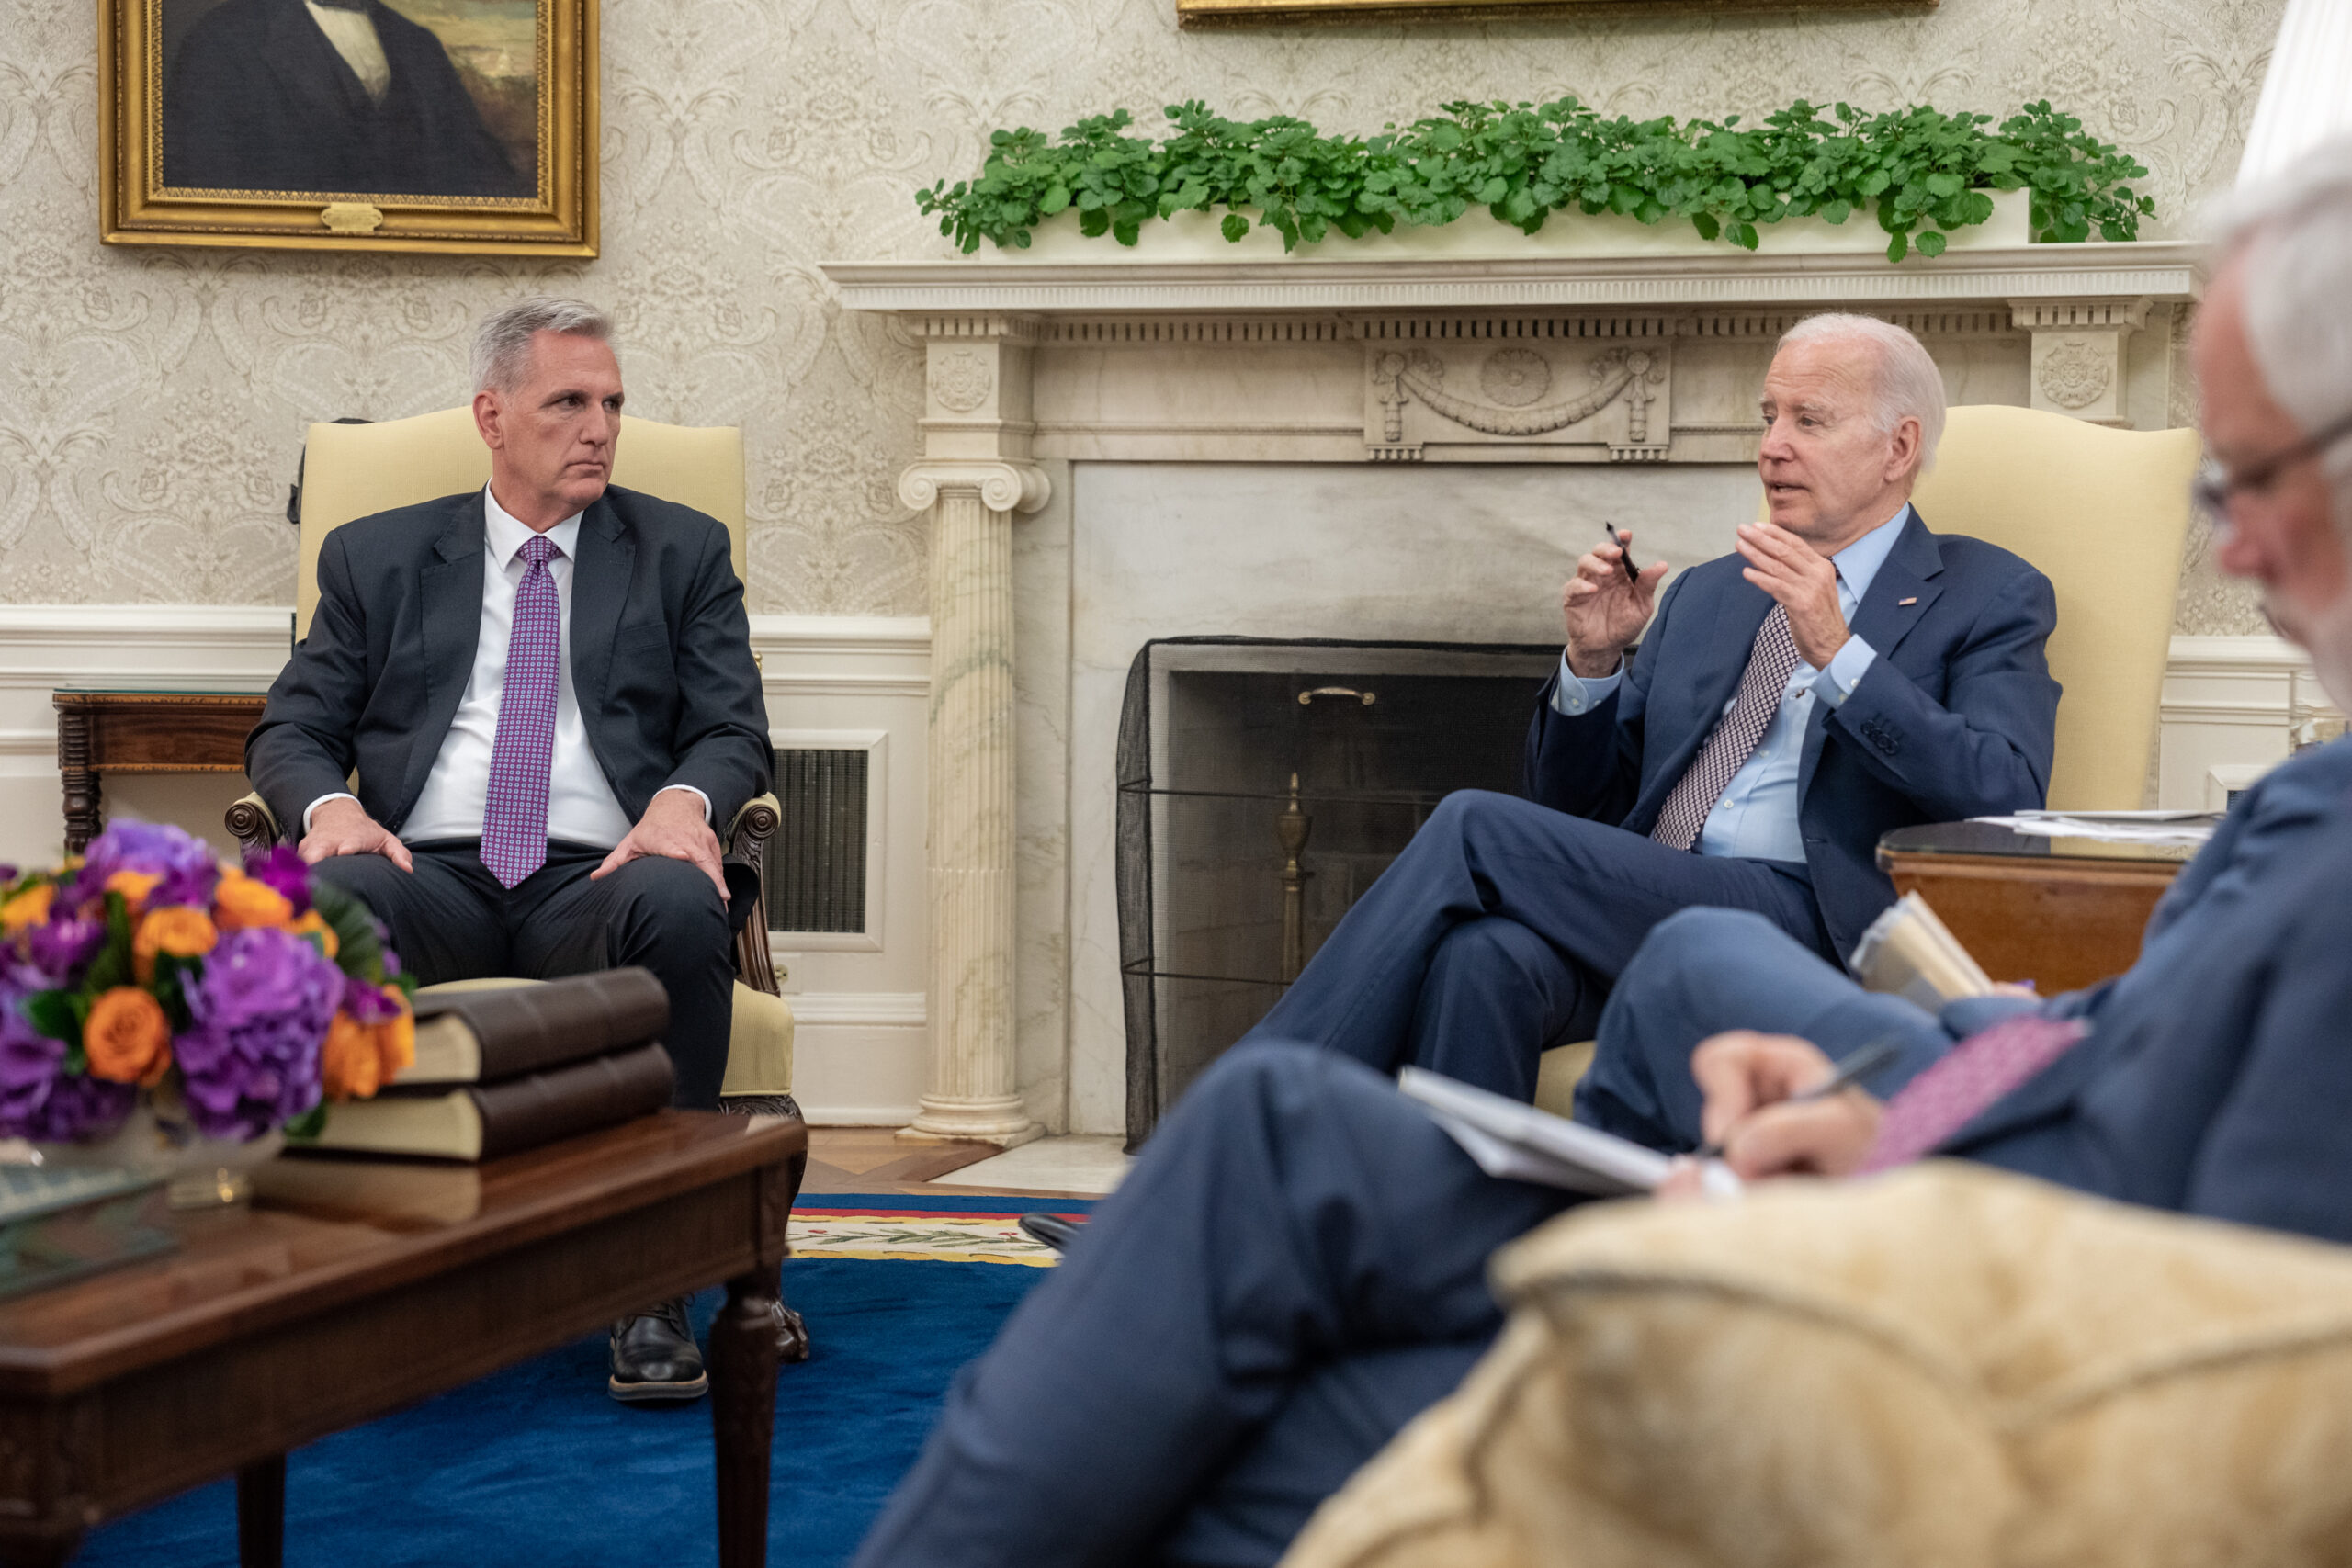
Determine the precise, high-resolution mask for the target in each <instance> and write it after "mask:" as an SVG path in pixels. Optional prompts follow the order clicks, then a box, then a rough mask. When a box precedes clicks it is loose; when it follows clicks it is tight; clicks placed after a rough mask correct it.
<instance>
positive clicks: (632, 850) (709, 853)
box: [588, 785, 727, 907]
mask: <svg viewBox="0 0 2352 1568" xmlns="http://www.w3.org/2000/svg"><path fill="white" fill-rule="evenodd" d="M704 809H705V807H704V805H703V798H702V796H701V795H699V794H697V793H696V792H695V791H694V790H691V789H686V788H684V787H683V786H677V785H673V786H672V787H671V788H668V789H665V790H662V791H661V792H660V793H659V794H657V795H654V797H653V799H652V802H651V803H650V805H648V806H647V807H646V808H645V815H644V816H643V817H641V818H638V823H637V826H636V827H634V828H631V829H629V830H628V838H626V839H623V840H621V841H620V842H619V843H617V844H615V845H614V846H613V852H612V853H611V854H608V855H606V856H605V863H604V864H602V865H600V866H598V867H597V868H596V869H595V870H594V871H592V872H590V873H589V874H588V875H589V879H590V880H591V881H597V880H601V879H602V878H604V877H607V876H610V875H612V874H613V873H615V872H616V871H618V870H620V868H621V867H623V866H625V865H627V864H628V863H629V862H631V861H633V860H637V859H639V858H640V857H642V856H646V855H659V856H662V858H664V859H667V860H682V861H685V862H687V863H690V864H692V865H694V866H695V867H696V868H697V869H699V870H700V871H701V872H702V874H704V875H705V876H707V877H709V878H710V885H711V886H713V887H716V888H718V902H719V904H720V906H721V907H724V906H725V905H726V903H727V874H726V873H725V872H723V871H721V870H720V869H719V866H718V834H716V833H714V832H712V831H711V830H710V824H709V823H708V822H707V821H705V820H704V819H703V812H704Z"/></svg>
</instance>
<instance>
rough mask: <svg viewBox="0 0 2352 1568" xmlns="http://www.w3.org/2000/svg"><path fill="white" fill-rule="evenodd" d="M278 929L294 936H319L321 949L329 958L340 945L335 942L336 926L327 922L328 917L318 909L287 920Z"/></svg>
mask: <svg viewBox="0 0 2352 1568" xmlns="http://www.w3.org/2000/svg"><path fill="white" fill-rule="evenodd" d="M278 929H279V930H280V931H286V932H288V934H290V935H293V936H314V937H317V938H318V939H319V946H320V949H321V951H322V952H324V953H326V955H327V956H328V957H329V958H333V957H334V950H335V948H336V946H337V945H338V944H337V942H335V936H334V927H333V926H331V925H329V924H327V922H326V918H325V917H324V916H322V915H321V914H320V913H319V912H318V911H317V910H316V909H312V910H311V911H309V912H308V913H306V914H305V915H303V917H302V918H301V919H299V920H288V921H287V922H286V923H285V924H284V925H282V926H280V927H279V928H278Z"/></svg>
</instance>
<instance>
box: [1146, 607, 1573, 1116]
mask: <svg viewBox="0 0 2352 1568" xmlns="http://www.w3.org/2000/svg"><path fill="white" fill-rule="evenodd" d="M1558 659H1559V650H1558V649H1556V648H1551V647H1540V646H1539V647H1528V646H1524V645H1516V644H1504V645H1496V644H1461V643H1408V642H1345V641H1337V640H1313V641H1279V640H1272V639H1262V638H1255V637H1170V638H1165V639H1162V640H1159V641H1155V642H1151V643H1148V644H1146V645H1145V647H1144V648H1143V649H1142V651H1140V652H1139V653H1137V654H1136V659H1135V662H1134V663H1133V664H1132V665H1131V666H1130V667H1129V669H1128V671H1127V686H1126V695H1125V704H1124V705H1123V706H1122V709H1121V712H1120V723H1119V749H1118V780H1119V783H1118V791H1119V798H1118V857H1117V875H1118V895H1119V959H1120V968H1121V972H1122V974H1123V976H1124V980H1125V1011H1126V1030H1127V1142H1128V1146H1129V1147H1130V1148H1133V1147H1135V1146H1136V1145H1139V1144H1141V1143H1142V1141H1143V1140H1144V1138H1145V1137H1147V1136H1148V1134H1150V1132H1151V1129H1152V1127H1153V1126H1154V1125H1155V1124H1156V1123H1157V1122H1158V1121H1159V1116H1160V1114H1161V1112H1162V1111H1163V1110H1164V1109H1165V1108H1166V1107H1168V1106H1170V1105H1172V1104H1173V1103H1174V1102H1175V1100H1176V1097H1177V1096H1178V1095H1180V1094H1182V1092H1183V1090H1184V1089H1185V1088H1186V1086H1188V1085H1189V1084H1191V1082H1192V1081H1193V1078H1194V1077H1198V1076H1199V1075H1200V1073H1201V1071H1202V1070H1203V1069H1204V1068H1205V1067H1206V1066H1208V1065H1209V1063H1210V1062H1212V1061H1213V1060H1215V1059H1216V1056H1217V1055H1218V1054H1219V1053H1221V1052H1223V1051H1224V1050H1225V1049H1226V1048H1227V1047H1228V1046H1230V1045H1231V1044H1232V1043H1234V1042H1235V1041H1236V1040H1237V1039H1238V1038H1239V1037H1240V1036H1241V1035H1242V1034H1243V1033H1244V1032H1247V1031H1248V1030H1249V1028H1250V1026H1251V1025H1252V1024H1254V1023H1256V1022H1257V1021H1259V1020H1260V1019H1261V1018H1262V1017H1264V1016H1265V1013H1266V1011H1267V1010H1268V1009H1270V1008H1272V1006H1273V1004H1274V1001H1275V999H1276V998H1279V997H1280V996H1281V995H1282V991H1283V987H1284V986H1285V985H1286V984H1287V983H1288V982H1289V980H1290V978H1291V976H1293V975H1295V973H1296V972H1297V969H1298V966H1299V965H1300V964H1303V963H1304V962H1305V961H1306V959H1308V958H1311V957H1313V956H1314V954H1315V952H1316V950H1317V948H1318V947H1320V946H1321V945H1322V942H1323V941H1324V939H1325V938H1326V937H1328V936H1329V934H1330V932H1331V928H1332V927H1333V926H1335V925H1337V924H1338V923H1339V920H1340V916H1342V915H1344V914H1345V913H1347V910H1348V908H1349V906H1350V905H1351V904H1353V903H1354V902H1355V900H1356V898H1357V897H1359V896H1360V895H1361V894H1362V893H1363V890H1364V889H1365V888H1366V887H1368V886H1371V885H1372V881H1373V879H1374V877H1376V876H1378V875H1379V874H1381V872H1382V871H1383V870H1385V868H1386V867H1387V865H1388V863H1389V862H1390V861H1392V860H1394V859H1395V858H1396V857H1397V852H1399V851H1400V850H1402V849H1403V848H1404V846H1405V842H1406V840H1408V839H1410V838H1411V837H1412V836H1413V833H1414V831H1415V829H1418V828H1419V826H1420V825H1421V823H1422V822H1423V821H1424V820H1425V819H1426V818H1428V816H1429V813H1430V808H1431V807H1435V806H1436V805H1437V803H1438V802H1439V801H1440V800H1442V799H1443V798H1444V797H1445V796H1446V795H1448V794H1450V793H1452V792H1453V791H1454V790H1458V789H1490V790H1498V791H1501V792H1504V793H1507V794H1514V795H1515V794H1518V793H1519V792H1520V775H1521V750H1522V748H1523V747H1524V745H1525V742H1526V735H1527V721H1528V716H1529V715H1530V713H1531V712H1532V709H1533V705H1534V703H1535V699H1536V696H1537V694H1538V693H1539V691H1540V690H1541V688H1542V686H1543V683H1544V679H1545V678H1546V676H1548V675H1549V674H1550V672H1551V671H1552V670H1553V669H1554V667H1555V665H1556V663H1557V661H1558Z"/></svg>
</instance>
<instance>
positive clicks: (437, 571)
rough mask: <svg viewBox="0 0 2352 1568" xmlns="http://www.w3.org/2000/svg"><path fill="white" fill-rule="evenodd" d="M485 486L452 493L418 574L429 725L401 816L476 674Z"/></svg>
mask: <svg viewBox="0 0 2352 1568" xmlns="http://www.w3.org/2000/svg"><path fill="white" fill-rule="evenodd" d="M483 528H484V520H483V516H482V498H481V491H469V493H467V494H465V495H461V496H456V497H453V498H452V499H451V501H450V503H449V512H448V516H447V522H446V523H445V524H444V525H443V526H442V529H441V534H440V536H439V537H438V538H436V539H435V540H434V541H433V555H432V558H430V559H428V560H427V561H426V562H425V563H424V569H423V570H421V571H419V572H418V573H417V585H418V590H419V593H420V596H421V597H422V599H423V601H424V627H423V630H422V632H421V635H420V640H421V641H422V642H423V644H424V649H423V653H424V727H423V728H422V729H421V731H420V732H419V739H420V740H422V739H424V738H425V737H430V738H431V744H429V745H423V744H421V745H419V746H418V747H417V749H416V750H414V751H413V752H411V753H410V754H409V760H408V777H407V778H406V779H404V780H402V781H401V805H400V815H401V817H403V818H404V817H406V816H407V815H408V808H409V807H412V806H413V805H415V804H416V797H417V795H419V794H420V793H421V792H422V791H423V790H424V779H425V775H426V774H427V773H431V772H432V771H433V760H434V759H435V757H438V756H439V755H440V754H441V741H442V739H443V738H444V737H446V736H447V734H448V733H449V725H450V722H451V721H452V720H454V719H455V718H456V717H457V716H458V704H459V703H461V702H463V701H464V700H465V695H466V682H469V681H470V680H471V679H473V672H474V654H475V651H476V649H478V647H479V646H480V644H481V592H482V573H483V572H484V571H486V570H489V567H488V558H489V551H488V549H487V548H486V547H485V541H484V536H483Z"/></svg>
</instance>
